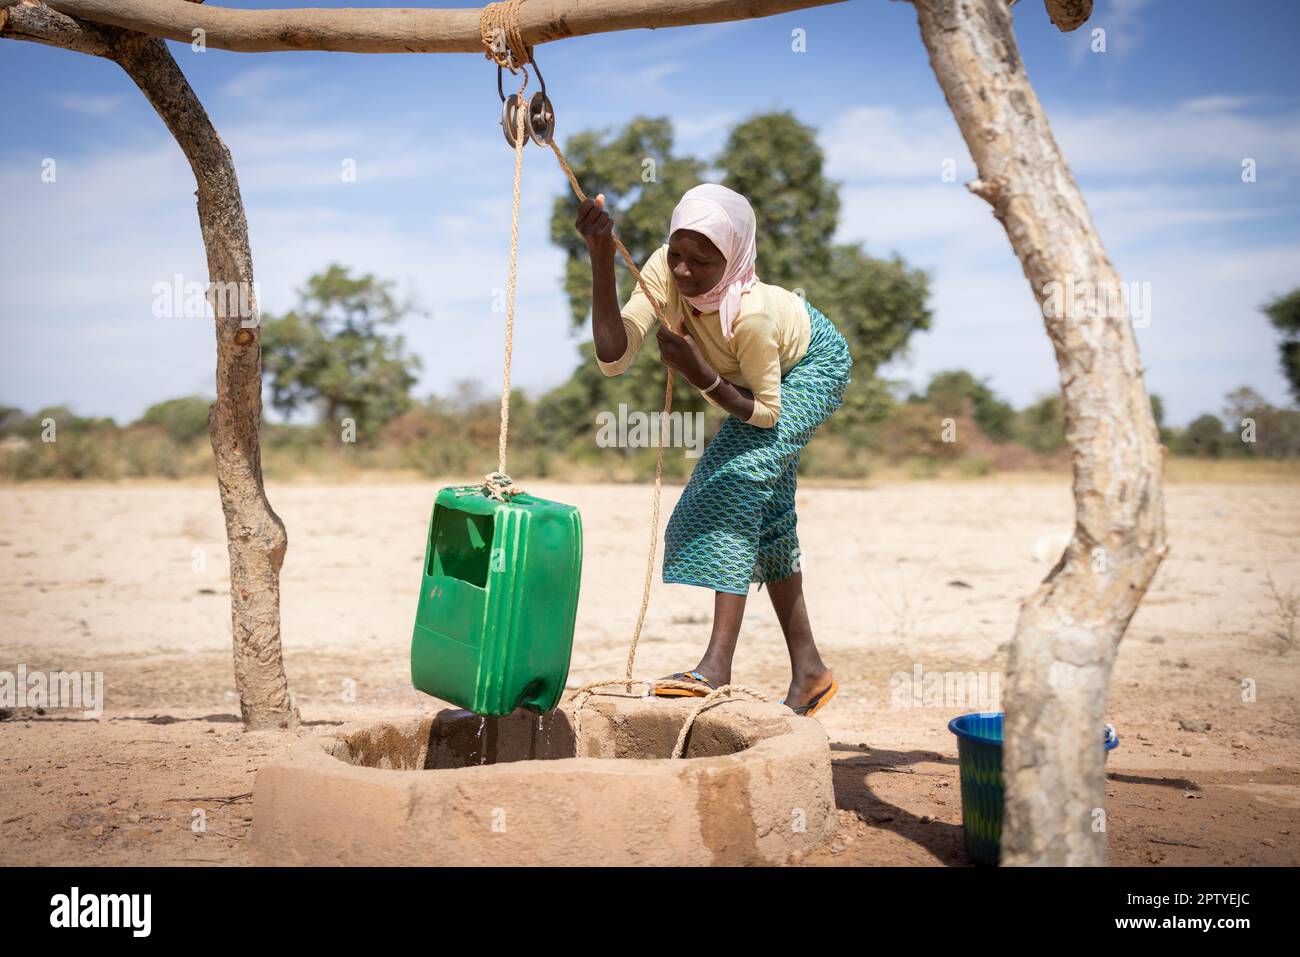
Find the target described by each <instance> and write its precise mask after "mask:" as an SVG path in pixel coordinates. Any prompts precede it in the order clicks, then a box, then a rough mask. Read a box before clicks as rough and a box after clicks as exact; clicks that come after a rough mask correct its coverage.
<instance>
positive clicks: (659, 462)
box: [479, 0, 769, 758]
mask: <svg viewBox="0 0 1300 957" xmlns="http://www.w3.org/2000/svg"><path fill="white" fill-rule="evenodd" d="M522 3H523V0H504V2H502V3H489V4H488V5H487V6H485V7H484V8H483V10H482V12H481V13H480V14H479V33H480V35H481V37H482V40H483V46H484V49H485V54H484V55H485V56H486V57H487V58H488V59H490V60H493V61H495V62H496V63H497V64H498V66H503V67H507V68H508V69H509V70H510V71H511V72H515V73H517V72H519V70H518V69H516V66H518V67H519V68H520V69H523V68H524V67H525V66H526V65H527V64H529V63H531V62H532V60H533V50H532V47H530V46H528V45H527V44H526V43H524V39H523V33H522V31H521V30H520V28H519V7H520V6H521V5H522ZM498 38H501V40H502V41H503V42H498ZM502 46H504V47H506V48H507V49H506V50H502V49H501V48H502ZM523 74H524V81H523V83H522V84H521V85H520V87H519V95H518V104H519V106H518V109H517V110H516V114H517V117H518V119H517V121H516V129H515V137H514V140H515V184H514V206H513V211H512V215H511V222H510V279H509V288H508V292H507V307H506V354H505V362H504V370H503V373H502V388H501V432H500V436H499V438H498V440H497V465H498V467H497V471H496V472H490V473H488V474H487V475H486V476H484V479H485V481H484V485H483V488H484V490H485V492H486V493H487V494H488V495H489V496H491V497H492V498H494V499H496V500H497V501H505V496H507V495H514V494H517V493H519V492H522V491H523V489H521V488H519V487H518V486H517V485H515V484H514V482H513V481H512V480H511V478H510V476H509V475H507V474H506V443H507V433H508V431H509V427H510V360H511V356H512V353H513V341H514V327H515V275H516V268H517V260H518V256H519V183H520V177H521V172H522V169H523V150H524V114H525V113H526V112H527V110H528V104H527V101H526V100H525V99H524V89H525V87H527V86H528V71H527V69H523ZM548 145H549V146H550V147H551V150H552V152H554V153H555V158H556V159H557V160H558V161H559V163H560V168H561V169H562V170H564V175H565V176H566V177H567V178H568V180H569V185H570V186H572V187H573V192H574V194H575V195H576V196H577V197H578V202H579V203H584V202H586V200H587V194H586V193H584V192H583V191H582V186H581V185H579V183H578V178H577V177H576V176H575V175H574V174H573V170H572V168H571V167H570V166H569V162H568V160H566V159H565V158H564V153H563V152H562V151H561V150H560V147H559V145H558V144H557V143H556V142H555V139H554V137H552V138H551V139H550V140H548ZM613 239H614V246H615V248H616V249H617V250H618V252H619V254H620V255H621V256H622V257H623V261H624V262H625V263H627V266H628V268H629V269H631V270H632V275H633V276H634V277H635V278H636V281H637V285H639V286H640V287H641V290H642V291H643V292H644V293H645V295H646V298H647V299H648V300H649V301H650V305H651V306H652V307H653V309H654V311H655V316H656V318H658V320H659V321H660V322H661V323H663V325H664V326H666V327H667V328H669V329H672V323H671V322H669V321H668V317H667V316H666V315H665V313H664V310H663V309H662V308H661V307H660V306H659V303H658V302H656V301H655V298H654V296H653V295H651V293H650V289H649V287H648V286H646V283H645V280H644V279H643V278H642V276H641V270H640V269H638V268H637V265H636V262H635V261H634V260H633V259H632V254H631V253H629V252H628V251H627V247H626V246H624V245H623V241H622V240H621V239H619V238H618V236H614V237H613ZM674 331H676V330H674ZM672 408H673V370H672V369H669V370H668V375H667V380H666V382H665V383H664V413H663V419H661V421H662V422H667V421H668V415H669V414H670V413H671V412H672ZM667 431H668V430H667V429H665V428H661V429H659V430H658V432H659V445H658V452H657V454H656V457H655V491H654V502H653V506H652V508H651V514H650V548H649V550H648V551H647V553H646V566H645V582H644V584H643V586H642V588H641V607H640V609H639V610H638V611H637V616H636V625H635V626H634V627H633V629H632V641H631V643H630V645H629V646H628V650H627V667H626V670H625V673H624V675H623V677H622V678H611V679H607V680H603V681H594V682H591V683H589V684H586V685H583V686H582V687H581V688H579V689H578V691H577V692H576V693H575V695H574V698H573V701H574V707H573V734H574V742H575V747H576V746H577V745H578V744H579V743H580V742H581V740H582V708H583V705H585V704H586V703H587V700H588V699H589V698H590V697H591V696H592V695H594V694H596V693H597V691H596V689H598V688H604V687H609V686H611V685H623V686H624V688H625V690H626V691H627V693H629V694H630V693H631V691H632V685H633V684H634V683H637V682H635V681H634V679H633V678H632V668H633V665H634V663H635V661H636V649H637V645H638V643H639V642H640V640H641V629H642V628H643V627H644V625H645V616H646V611H647V610H648V609H649V607H650V585H651V582H652V581H653V580H654V563H655V553H656V552H657V550H658V547H659V512H660V505H661V503H662V500H663V477H664V434H665V433H666V432H667ZM642 683H644V684H646V685H647V687H650V686H651V683H650V682H642ZM653 686H654V687H660V688H680V689H683V690H692V691H693V690H698V688H699V685H698V684H689V683H687V682H682V681H671V680H665V681H657V682H654V683H653ZM733 690H734V691H739V692H742V693H745V694H750V695H752V696H754V697H756V698H758V699H759V700H761V701H768V700H769V699H768V698H766V697H764V696H763V695H762V694H760V693H759V692H757V691H753V690H751V689H749V688H746V687H745V686H743V685H723V686H722V687H721V688H718V689H716V690H714V691H711V692H709V694H708V695H707V696H705V698H704V700H703V701H701V702H700V704H699V705H698V706H696V708H695V709H694V710H693V711H692V712H691V714H690V716H689V717H688V718H687V720H686V723H685V724H684V725H683V726H682V730H681V734H680V735H679V736H678V738H677V747H676V748H674V750H673V755H672V756H673V757H674V758H679V757H681V755H682V749H683V747H684V744H685V741H686V735H687V734H688V733H689V732H690V729H691V725H692V724H693V723H694V722H695V718H696V716H697V715H699V713H700V712H701V711H702V710H703V709H704V707H705V706H706V705H707V704H709V703H710V702H712V701H715V700H716V699H718V698H719V697H720V696H721V695H722V694H723V693H724V692H726V693H727V694H730V693H731V692H732V691H733Z"/></svg>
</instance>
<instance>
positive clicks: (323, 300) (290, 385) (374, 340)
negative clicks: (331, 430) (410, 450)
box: [262, 265, 420, 441]
mask: <svg viewBox="0 0 1300 957" xmlns="http://www.w3.org/2000/svg"><path fill="white" fill-rule="evenodd" d="M349 273H350V271H349V270H348V269H347V268H345V267H343V266H338V265H330V266H329V267H328V268H327V269H326V270H325V272H323V273H318V274H317V275H314V276H312V277H311V278H310V279H308V280H307V284H306V286H305V287H304V288H302V289H301V290H299V293H298V296H299V302H298V307H297V308H296V309H294V310H292V311H290V312H288V313H286V314H284V315H283V316H279V317H274V316H264V317H263V320H262V372H263V376H264V377H265V379H266V381H267V382H268V383H269V385H270V388H271V403H272V405H274V406H275V407H276V408H277V409H279V410H280V411H282V412H285V413H289V414H292V413H293V412H295V411H297V410H298V409H301V408H305V407H315V408H316V409H317V410H318V412H319V415H320V421H321V422H322V423H331V424H333V425H337V424H338V423H339V422H340V420H341V419H343V418H345V417H346V418H351V419H353V420H354V421H355V422H356V428H357V438H358V439H359V440H362V441H368V440H370V439H372V438H373V437H375V436H376V435H377V433H378V431H379V429H380V428H381V427H382V426H383V424H384V423H385V422H387V421H388V420H389V419H391V418H393V416H395V415H397V414H399V413H401V412H404V411H406V410H407V409H408V408H410V406H411V397H410V389H411V386H413V385H414V384H415V381H416V377H415V372H416V370H418V369H419V368H420V360H419V357H417V356H412V355H408V354H407V353H406V351H405V341H404V340H403V338H402V336H400V335H391V336H390V335H387V334H386V333H385V331H384V329H385V327H387V326H391V325H393V324H394V323H396V322H397V321H398V320H399V319H401V318H402V317H403V316H405V315H407V314H408V313H410V312H411V311H413V307H412V306H411V305H410V304H409V303H403V302H399V301H398V300H397V299H396V298H395V297H394V295H393V293H392V285H393V284H392V282H390V281H381V280H378V279H376V278H375V277H374V276H373V275H371V274H370V273H367V274H365V275H364V276H357V277H354V276H352V275H350V274H349Z"/></svg>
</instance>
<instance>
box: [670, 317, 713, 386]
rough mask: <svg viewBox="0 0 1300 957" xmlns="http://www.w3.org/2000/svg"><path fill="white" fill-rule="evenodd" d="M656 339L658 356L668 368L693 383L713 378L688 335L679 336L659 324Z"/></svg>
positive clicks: (697, 348) (711, 372) (697, 347)
mask: <svg viewBox="0 0 1300 957" xmlns="http://www.w3.org/2000/svg"><path fill="white" fill-rule="evenodd" d="M656 338H657V339H658V340H659V355H660V356H661V357H662V358H663V361H664V365H666V366H668V368H670V369H672V370H673V371H675V372H680V373H681V374H682V375H684V376H685V377H686V378H687V379H689V380H690V381H691V382H693V383H694V382H700V381H703V380H705V379H712V378H713V371H712V370H711V369H710V368H709V364H708V362H706V361H705V359H704V356H703V355H702V354H701V353H700V349H699V346H697V345H696V344H695V340H694V339H692V338H691V337H690V336H689V335H685V336H679V335H678V334H677V333H675V332H673V331H672V330H671V329H669V328H668V327H667V326H666V325H664V324H663V323H662V322H661V323H660V324H659V331H658V332H657V333H656Z"/></svg>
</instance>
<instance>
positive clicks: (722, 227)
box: [577, 183, 852, 715]
mask: <svg viewBox="0 0 1300 957" xmlns="http://www.w3.org/2000/svg"><path fill="white" fill-rule="evenodd" d="M577 227H578V231H579V232H580V233H581V234H582V236H583V238H584V239H585V240H586V243H587V251H588V254H589V256H590V258H591V274H592V312H591V323H592V336H593V340H594V343H595V347H596V361H597V364H598V365H599V366H600V369H601V371H602V372H604V373H605V375H619V374H620V373H622V372H623V371H625V370H626V369H627V367H628V366H629V365H630V364H631V362H632V358H633V357H634V356H635V355H636V351H637V349H638V348H640V346H641V342H642V341H643V340H644V338H645V336H646V333H647V332H648V331H649V329H650V326H651V325H652V324H653V323H654V321H655V318H656V316H655V312H654V308H653V306H652V305H651V304H650V301H649V300H648V299H647V298H646V294H645V292H644V291H643V290H642V289H641V286H640V284H638V285H637V286H636V288H635V289H634V291H633V292H632V296H631V298H630V299H629V300H628V302H627V305H625V306H623V307H622V309H620V308H619V304H618V293H617V289H616V287H615V284H614V242H613V222H612V220H611V219H610V217H609V214H608V213H607V212H606V211H605V205H604V194H601V195H600V196H597V197H596V199H595V200H591V199H588V200H586V201H585V202H583V203H582V205H581V206H580V207H579V208H578V218H577ZM755 255H756V250H755V219H754V211H753V209H751V208H750V205H749V201H748V200H746V199H745V197H744V196H742V195H740V194H739V193H737V192H735V191H733V190H730V189H728V188H727V187H725V186H721V185H718V184H715V183H702V184H700V185H699V186H696V187H694V188H693V189H690V190H687V192H686V194H685V195H684V196H683V197H682V199H681V202H679V203H678V204H677V208H676V209H674V210H673V215H672V220H671V222H670V224H669V236H668V242H667V243H666V244H665V245H663V246H661V247H659V249H657V250H655V252H654V253H653V254H652V255H651V256H650V258H649V259H648V260H647V261H646V264H645V266H644V268H643V270H642V278H643V279H644V280H645V284H646V286H648V287H649V289H650V292H651V295H652V296H653V297H654V299H655V300H656V301H657V302H658V303H659V305H660V307H661V308H662V309H664V311H665V315H666V317H667V319H668V322H669V323H670V324H671V326H672V328H671V329H670V328H666V327H665V326H663V325H662V324H661V325H660V327H659V330H658V332H657V333H656V338H657V340H658V344H659V354H660V356H661V358H662V359H663V362H664V364H665V365H667V366H668V367H669V368H670V369H672V370H673V371H675V372H677V373H679V374H680V375H681V376H682V377H683V378H685V379H686V381H688V382H689V383H690V384H691V385H693V386H695V387H696V388H698V389H699V390H700V392H701V393H702V394H703V395H704V398H705V399H706V400H707V401H708V402H710V403H711V404H712V405H715V406H717V407H718V408H721V409H722V410H724V411H726V412H728V413H730V417H729V418H728V419H727V420H726V421H725V422H724V423H723V424H722V427H721V428H720V429H718V432H717V434H716V435H715V436H714V437H713V440H712V441H711V442H710V443H709V445H708V448H707V449H706V450H705V452H704V455H703V456H701V457H700V460H699V461H698V462H697V463H696V465H695V469H694V471H693V472H692V473H691V478H690V481H689V482H688V483H687V485H686V488H685V489H684V490H683V491H682V496H681V498H680V499H679V500H678V502H677V507H676V508H675V509H674V510H673V514H672V517H671V518H670V519H669V521H668V527H667V529H666V531H665V533H664V565H663V580H664V581H665V582H675V583H680V584H687V585H699V586H702V587H704V588H709V589H712V590H713V591H714V592H716V595H715V597H714V606H713V608H714V615H713V632H712V635H711V636H710V638H709V647H708V648H707V649H706V650H705V652H704V656H703V657H702V658H701V659H700V662H699V664H697V665H696V666H695V669H694V670H693V671H686V672H678V673H677V674H674V675H669V676H668V678H669V679H672V680H676V681H682V682H698V683H699V685H700V688H699V690H698V691H685V690H682V689H677V688H660V689H658V690H657V692H656V693H657V694H659V695H661V696H664V697H670V696H680V695H692V694H693V695H696V696H702V695H705V694H707V693H708V691H709V690H711V689H713V688H717V687H720V686H722V685H724V684H727V683H729V682H730V681H731V662H732V658H733V656H734V655H735V652H736V639H737V637H738V636H739V634H740V622H741V618H742V617H743V616H744V612H745V600H746V598H747V596H748V594H749V586H750V583H751V582H758V583H759V588H762V587H763V583H764V582H766V583H767V586H768V589H767V591H768V595H769V596H770V597H771V599H772V607H773V608H774V609H775V611H776V617H777V620H778V621H779V622H780V623H781V630H782V631H783V632H784V633H785V641H786V646H787V647H788V649H789V652H790V666H791V672H792V676H791V679H790V687H789V689H788V690H787V691H786V696H785V698H783V699H782V701H783V702H790V705H789V706H790V707H791V708H792V710H793V711H794V712H795V713H796V714H807V715H811V714H813V713H815V712H816V711H817V710H818V709H819V708H821V707H822V705H824V704H825V703H826V702H827V701H829V700H830V699H831V697H832V696H833V695H834V694H835V692H836V691H837V690H838V688H839V686H838V684H837V683H836V681H835V679H834V677H833V676H832V675H831V671H830V669H829V668H827V667H826V665H825V664H824V663H823V662H822V659H821V655H820V654H819V653H818V651H817V646H816V645H815V644H814V643H813V636H812V627H811V625H810V624H809V622H808V611H807V608H806V607H805V605H804V598H803V573H802V571H800V561H799V541H798V538H797V537H796V535H795V523H796V522H797V520H798V519H797V517H796V515H795V512H794V496H795V480H796V476H797V474H798V469H799V454H800V452H801V451H802V449H803V447H804V446H805V445H807V444H808V441H809V439H811V438H812V436H813V433H814V432H816V431H817V427H818V426H819V425H821V423H822V422H823V421H825V419H826V418H827V416H829V415H830V414H831V413H832V412H834V411H835V410H836V409H838V408H839V407H840V405H841V403H842V402H843V397H844V388H845V386H846V385H848V383H849V381H850V378H849V369H850V366H851V365H852V360H851V359H850V358H849V349H848V344H847V343H846V342H845V341H844V337H843V336H842V335H840V333H839V331H838V330H837V329H836V328H835V326H834V325H833V324H832V323H831V321H830V320H829V319H827V318H826V317H825V316H824V315H822V314H821V313H820V312H819V311H818V310H817V309H815V308H814V307H813V306H812V304H811V303H809V302H807V301H806V300H804V299H803V298H802V297H800V296H798V295H796V294H795V293H792V292H789V291H788V290H786V289H783V288H781V287H780V286H772V285H768V284H767V283H762V282H759V281H758V276H757V274H756V273H755V271H754V261H755ZM683 328H684V330H685V333H684V334H683V335H679V334H678V333H677V332H676V331H675V330H677V329H683ZM660 680H665V679H660Z"/></svg>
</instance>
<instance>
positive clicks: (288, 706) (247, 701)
mask: <svg viewBox="0 0 1300 957" xmlns="http://www.w3.org/2000/svg"><path fill="white" fill-rule="evenodd" d="M0 36H4V37H10V38H14V39H23V40H33V41H35V42H39V43H46V44H49V45H52V46H59V47H63V48H64V49H70V50H77V51H79V52H82V53H89V54H92V55H94V56H101V57H105V58H107V59H111V60H113V61H114V62H116V63H118V64H119V65H120V66H121V67H122V69H123V70H125V71H126V72H127V74H128V75H129V76H130V77H131V79H132V80H134V81H135V84H136V86H138V87H139V88H140V90H141V92H143V93H144V95H145V96H146V97H147V98H148V100H149V102H150V103H152V104H153V107H154V109H156V110H157V111H158V115H159V116H161V117H162V119H163V122H164V123H166V124H167V128H168V129H169V130H171V132H172V135H173V136H174V137H175V138H176V142H177V143H178V144H179V145H180V147H181V150H182V151H183V152H184V153H185V157H186V159H188V160H189V163H190V167H191V169H193V171H194V178H195V181H196V182H197V184H198V193H197V195H198V211H199V226H200V229H201V230H202V232H203V245H204V247H205V249H206V251H207V257H208V277H209V283H210V287H209V288H210V289H216V290H233V291H235V292H236V293H237V294H236V295H235V296H234V297H233V300H234V302H236V303H239V302H243V301H248V302H253V300H252V299H251V295H252V289H253V285H252V283H253V263H252V256H251V254H250V252H249V245H248V222H247V220H246V219H245V217H244V203H243V200H242V199H241V197H240V193H239V182H238V180H237V179H236V177H235V167H234V163H233V162H232V161H231V158H230V151H229V150H228V149H227V148H226V144H225V143H223V142H222V141H221V137H220V136H218V135H217V131H216V130H215V129H214V128H213V126H212V123H211V121H210V120H209V119H208V115H207V113H206V112H205V111H204V109H203V104H201V103H200V102H199V99H198V97H197V96H195V94H194V91H193V90H192V89H191V88H190V85H189V83H188V82H187V81H186V79H185V75H184V74H183V73H181V70H180V67H178V66H177V65H176V61H175V60H173V59H172V56H171V53H169V52H168V50H167V45H166V43H165V42H164V41H163V40H160V39H158V38H156V37H149V36H144V35H143V34H139V33H132V32H130V31H127V30H121V29H118V28H116V27H109V26H95V25H91V24H86V23H82V22H79V21H76V20H73V19H71V18H69V17H66V16H64V15H62V14H60V13H57V12H55V11H53V10H50V9H48V8H47V7H44V6H41V5H39V4H32V3H24V4H18V5H11V6H9V7H8V8H6V9H0ZM240 292H243V293H244V294H245V295H246V296H247V297H248V298H247V300H244V299H241V296H240V295H238V293H240ZM213 299H214V312H217V313H218V315H217V318H216V322H215V326H216V336H217V375H216V386H217V401H216V403H215V404H214V405H213V406H212V407H211V408H210V409H209V410H208V435H209V438H210V439H211V442H212V452H213V455H214V456H215V458H216V465H217V485H218V488H219V490H220V494H221V507H222V510H223V511H224V512H225V516H226V543H227V546H228V548H229V551H230V615H231V627H232V631H233V635H234V656H235V687H236V689H238V692H239V704H240V711H241V713H242V715H243V719H244V726H245V727H246V728H249V729H257V728H280V727H287V726H292V725H294V724H296V723H297V720H298V715H297V711H296V709H295V708H294V707H293V705H292V702H291V700H290V695H289V683H288V680H287V679H286V677H285V673H284V662H283V658H282V655H281V650H280V566H281V565H282V564H283V563H284V553H285V548H286V545H287V542H288V539H287V537H286V535H285V531H284V524H283V523H282V522H281V521H280V518H279V516H277V515H276V514H275V512H274V511H273V510H272V508H271V505H270V503H269V502H268V501H267V499H266V492H265V490H264V489H263V487H262V462H261V447H260V444H259V440H258V433H259V429H260V427H261V421H262V357H261V329H260V327H259V326H258V324H257V318H258V316H257V312H256V304H255V302H253V310H252V313H251V315H248V314H241V313H240V312H239V311H238V310H235V311H234V312H233V314H223V313H230V312H231V310H229V309H228V308H227V307H228V305H229V303H230V301H231V298H230V297H223V296H220V295H218V296H215V297H213Z"/></svg>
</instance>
